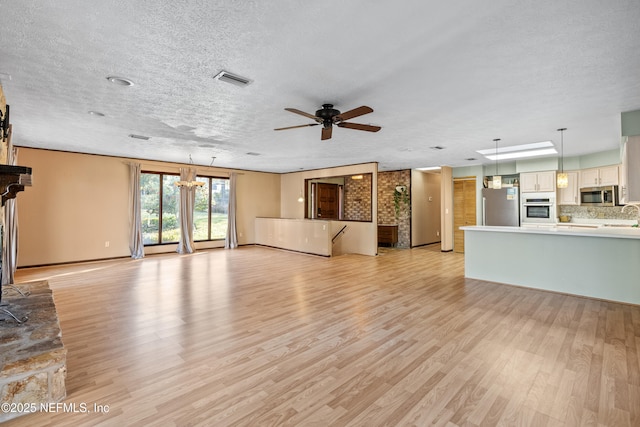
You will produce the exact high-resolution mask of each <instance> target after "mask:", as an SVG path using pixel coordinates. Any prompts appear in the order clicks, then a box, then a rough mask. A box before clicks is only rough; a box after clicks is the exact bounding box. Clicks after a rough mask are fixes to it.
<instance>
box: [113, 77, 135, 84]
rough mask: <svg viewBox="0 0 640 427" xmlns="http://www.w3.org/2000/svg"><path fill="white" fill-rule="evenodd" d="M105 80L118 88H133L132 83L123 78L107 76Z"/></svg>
mask: <svg viewBox="0 0 640 427" xmlns="http://www.w3.org/2000/svg"><path fill="white" fill-rule="evenodd" d="M107 80H109V81H110V82H111V83H113V84H117V85H119V86H133V82H132V81H131V80H129V79H125V78H124V77H116V76H108V77H107Z"/></svg>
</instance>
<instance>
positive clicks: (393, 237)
mask: <svg viewBox="0 0 640 427" xmlns="http://www.w3.org/2000/svg"><path fill="white" fill-rule="evenodd" d="M397 243H398V226H397V225H378V245H380V246H395V245H396V244H397Z"/></svg>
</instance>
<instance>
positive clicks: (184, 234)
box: [176, 168, 198, 254]
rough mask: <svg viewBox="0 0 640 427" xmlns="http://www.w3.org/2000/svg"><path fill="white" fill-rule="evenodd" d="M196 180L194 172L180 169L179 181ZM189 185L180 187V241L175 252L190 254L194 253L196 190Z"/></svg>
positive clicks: (188, 169) (193, 170) (189, 169)
mask: <svg viewBox="0 0 640 427" xmlns="http://www.w3.org/2000/svg"><path fill="white" fill-rule="evenodd" d="M195 180H196V170H195V169H191V168H180V181H183V182H185V181H186V182H193V181H195ZM197 188H198V187H196V186H195V185H194V186H191V185H182V186H180V212H179V216H180V240H179V241H178V248H177V249H176V252H178V253H179V254H190V253H193V252H195V245H194V242H193V210H194V208H195V202H196V189H197Z"/></svg>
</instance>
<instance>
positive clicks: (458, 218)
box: [453, 177, 476, 253]
mask: <svg viewBox="0 0 640 427" xmlns="http://www.w3.org/2000/svg"><path fill="white" fill-rule="evenodd" d="M465 225H476V179H475V177H474V178H464V179H455V180H454V181H453V250H454V252H459V253H464V231H463V230H460V227H462V226H465Z"/></svg>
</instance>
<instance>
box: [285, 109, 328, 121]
mask: <svg viewBox="0 0 640 427" xmlns="http://www.w3.org/2000/svg"><path fill="white" fill-rule="evenodd" d="M285 110H287V111H289V112H291V113H296V114H300V115H301V116H305V117H308V118H310V119H311V120H315V121H320V122H322V119H319V118H318V117H316V116H314V115H313V114H309V113H305V112H304V111H300V110H298V109H297V108H285Z"/></svg>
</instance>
